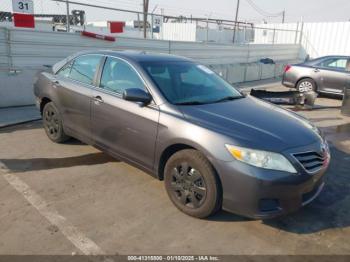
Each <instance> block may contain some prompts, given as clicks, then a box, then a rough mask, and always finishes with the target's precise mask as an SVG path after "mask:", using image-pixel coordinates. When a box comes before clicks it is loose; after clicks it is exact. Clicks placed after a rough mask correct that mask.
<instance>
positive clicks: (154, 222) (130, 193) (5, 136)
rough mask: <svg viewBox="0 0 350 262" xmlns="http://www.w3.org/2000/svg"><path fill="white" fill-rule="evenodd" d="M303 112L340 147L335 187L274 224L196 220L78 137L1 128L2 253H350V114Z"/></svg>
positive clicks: (150, 181)
mask: <svg viewBox="0 0 350 262" xmlns="http://www.w3.org/2000/svg"><path fill="white" fill-rule="evenodd" d="M318 103H321V104H323V105H325V104H327V105H332V106H337V105H338V106H339V105H340V100H337V99H328V98H321V99H319V100H318ZM299 113H301V114H303V115H305V116H307V117H308V118H310V119H311V120H312V121H314V122H315V123H316V124H317V125H318V126H321V127H322V129H323V131H324V132H325V133H326V135H327V139H328V140H329V141H330V143H331V145H332V146H331V149H332V157H333V159H332V163H331V166H330V170H329V172H328V175H327V186H326V187H325V190H324V192H323V194H321V196H320V197H319V198H318V199H317V200H316V201H315V202H313V203H312V204H311V205H310V206H308V207H306V208H304V209H302V210H301V211H300V212H298V213H296V214H293V215H290V216H288V217H284V218H279V219H274V220H269V221H251V220H247V219H244V218H242V217H239V216H236V215H233V214H229V213H225V212H220V213H219V214H217V215H215V216H214V217H211V218H210V219H207V220H199V219H194V218H191V217H189V216H186V215H184V214H182V213H181V212H179V211H178V210H177V209H176V208H175V207H174V206H173V205H172V204H171V202H170V201H169V200H168V197H167V195H166V192H165V190H164V187H163V182H161V181H158V180H156V179H154V178H152V177H151V176H149V175H146V174H144V173H143V172H141V171H139V170H137V169H135V168H133V167H131V166H129V165H127V164H125V163H123V162H118V160H116V159H113V158H111V157H109V156H108V155H106V154H104V153H102V152H100V151H98V150H96V149H94V148H93V147H91V146H88V145H84V144H81V143H80V142H78V141H75V140H71V141H70V142H68V143H66V144H63V145H59V144H54V143H52V142H50V141H49V140H48V138H47V137H46V135H45V133H44V130H43V129H42V127H41V122H40V121H38V122H33V123H29V124H23V125H20V126H15V127H9V128H5V129H0V161H1V162H0V165H1V169H0V254H68V255H70V254H89V253H92V254H110V255H112V254H208V253H209V254H350V242H349V239H350V227H349V226H350V208H349V207H350V118H346V117H343V116H341V115H340V113H339V110H337V109H323V110H317V111H299Z"/></svg>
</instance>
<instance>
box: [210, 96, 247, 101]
mask: <svg viewBox="0 0 350 262" xmlns="http://www.w3.org/2000/svg"><path fill="white" fill-rule="evenodd" d="M241 98H244V96H226V97H223V98H221V99H219V100H216V101H213V103H220V102H225V101H232V100H236V99H241Z"/></svg>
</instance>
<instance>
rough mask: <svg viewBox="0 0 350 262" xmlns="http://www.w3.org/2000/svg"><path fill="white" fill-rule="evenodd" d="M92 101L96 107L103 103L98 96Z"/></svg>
mask: <svg viewBox="0 0 350 262" xmlns="http://www.w3.org/2000/svg"><path fill="white" fill-rule="evenodd" d="M94 101H95V104H96V105H98V104H101V103H103V99H102V97H100V96H95V97H94Z"/></svg>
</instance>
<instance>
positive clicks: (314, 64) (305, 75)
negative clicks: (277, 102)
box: [282, 56, 350, 94]
mask: <svg viewBox="0 0 350 262" xmlns="http://www.w3.org/2000/svg"><path fill="white" fill-rule="evenodd" d="M282 84H283V85H285V86H287V87H291V88H296V89H297V90H299V91H300V92H308V91H316V92H322V93H333V94H343V91H344V88H345V87H346V86H347V85H349V84H350V57H348V56H325V57H320V58H317V59H314V60H310V61H307V62H305V63H301V64H295V65H287V66H286V67H285V70H284V74H283V79H282Z"/></svg>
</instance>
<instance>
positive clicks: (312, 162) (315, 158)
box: [293, 152, 327, 173]
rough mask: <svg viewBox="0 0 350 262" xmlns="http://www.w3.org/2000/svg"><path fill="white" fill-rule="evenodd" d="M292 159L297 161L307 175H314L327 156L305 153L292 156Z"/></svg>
mask: <svg viewBox="0 0 350 262" xmlns="http://www.w3.org/2000/svg"><path fill="white" fill-rule="evenodd" d="M293 155H294V157H295V158H296V159H297V160H298V161H299V163H300V164H301V165H302V166H303V167H304V169H305V170H306V171H307V172H309V173H314V172H317V171H319V170H320V169H321V168H322V166H323V165H324V164H325V161H326V160H327V155H326V153H324V154H323V155H322V154H320V153H317V152H306V153H299V154H293Z"/></svg>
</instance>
